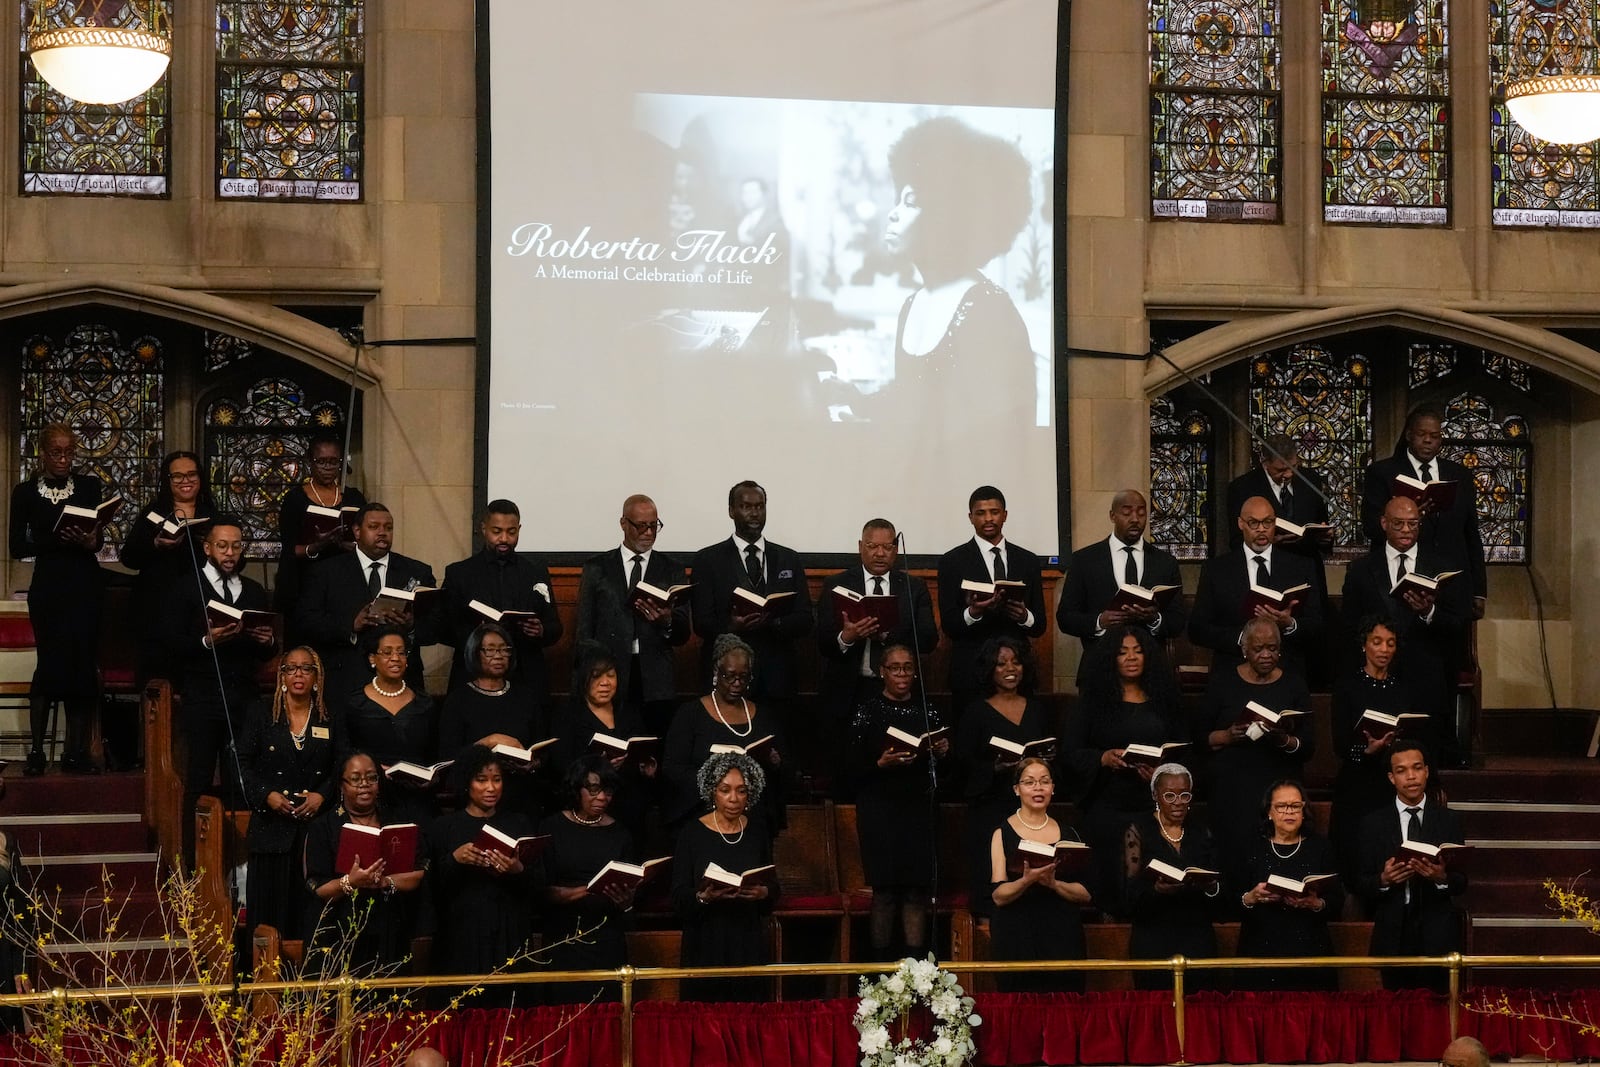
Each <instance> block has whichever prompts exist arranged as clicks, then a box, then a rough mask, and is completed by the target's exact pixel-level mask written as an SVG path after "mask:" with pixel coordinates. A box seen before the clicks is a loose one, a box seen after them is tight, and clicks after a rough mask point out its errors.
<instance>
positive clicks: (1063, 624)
mask: <svg viewBox="0 0 1600 1067" xmlns="http://www.w3.org/2000/svg"><path fill="white" fill-rule="evenodd" d="M1116 555H1117V557H1118V558H1117V560H1116V562H1115V563H1113V562H1112V558H1111V557H1112V551H1111V539H1110V538H1106V539H1105V540H1101V541H1096V542H1095V543H1094V544H1092V545H1089V546H1087V547H1085V548H1080V549H1078V551H1076V552H1074V553H1073V554H1072V558H1071V559H1070V560H1069V561H1068V562H1067V577H1066V580H1065V581H1064V582H1062V584H1061V596H1060V598H1059V599H1058V600H1057V601H1056V626H1057V627H1059V628H1060V630H1061V632H1062V633H1064V634H1070V635H1071V636H1073V637H1076V638H1077V639H1078V640H1079V641H1080V642H1082V643H1083V650H1084V652H1085V653H1087V652H1088V651H1089V646H1090V645H1092V644H1094V642H1095V640H1096V639H1095V620H1096V619H1098V618H1099V617H1100V612H1101V611H1103V610H1105V606H1106V604H1107V603H1109V602H1110V600H1111V598H1112V597H1114V596H1116V594H1117V590H1118V589H1119V588H1121V586H1122V581H1121V578H1120V575H1121V574H1122V568H1123V561H1124V560H1126V559H1127V558H1128V557H1127V556H1125V555H1123V554H1122V553H1121V552H1120V551H1119V552H1118V553H1116ZM1139 584H1140V585H1142V586H1144V587H1145V588H1146V589H1148V588H1150V587H1151V586H1157V585H1176V586H1179V587H1180V590H1179V592H1178V594H1177V596H1175V597H1173V598H1172V603H1170V604H1168V605H1167V610H1166V611H1164V612H1162V613H1161V617H1160V619H1159V620H1157V622H1156V623H1155V624H1153V625H1152V626H1150V627H1149V630H1150V633H1151V634H1152V635H1153V636H1155V637H1158V638H1169V637H1177V636H1178V635H1179V634H1181V633H1183V629H1184V627H1185V626H1187V625H1188V622H1189V608H1188V605H1187V604H1185V603H1184V599H1183V592H1182V590H1181V587H1182V585H1183V576H1182V575H1181V574H1180V573H1179V572H1178V560H1177V557H1175V556H1174V555H1173V554H1172V553H1170V552H1168V551H1166V550H1165V549H1162V548H1157V547H1156V546H1155V545H1152V544H1151V543H1150V542H1148V541H1146V542H1145V545H1144V570H1143V572H1141V573H1140V575H1139ZM1087 661H1088V656H1087V655H1085V656H1084V657H1083V658H1082V659H1080V660H1079V661H1078V681H1079V682H1082V681H1083V668H1084V664H1085V663H1086V662H1087Z"/></svg>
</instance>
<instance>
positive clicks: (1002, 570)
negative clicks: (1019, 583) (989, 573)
mask: <svg viewBox="0 0 1600 1067" xmlns="http://www.w3.org/2000/svg"><path fill="white" fill-rule="evenodd" d="M989 551H990V552H991V553H993V554H994V580H995V581H997V582H1003V581H1005V580H1006V557H1005V555H1004V554H1003V553H1002V552H1001V551H1000V546H999V545H995V546H994V547H993V548H991V549H990V550H989Z"/></svg>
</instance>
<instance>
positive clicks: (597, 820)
mask: <svg viewBox="0 0 1600 1067" xmlns="http://www.w3.org/2000/svg"><path fill="white" fill-rule="evenodd" d="M567 815H568V816H569V817H570V818H571V819H572V821H573V822H575V823H577V824H578V825H579V826H598V825H599V824H600V820H601V819H603V818H605V813H604V812H601V813H600V814H599V815H596V816H595V817H594V818H592V819H585V818H581V817H580V816H579V815H578V813H577V812H575V811H569V812H567Z"/></svg>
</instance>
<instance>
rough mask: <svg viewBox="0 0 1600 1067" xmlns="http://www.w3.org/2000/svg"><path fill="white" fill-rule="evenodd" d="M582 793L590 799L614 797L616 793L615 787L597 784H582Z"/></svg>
mask: <svg viewBox="0 0 1600 1067" xmlns="http://www.w3.org/2000/svg"><path fill="white" fill-rule="evenodd" d="M583 791H584V792H585V793H588V794H589V795H590V796H592V797H604V796H614V795H615V794H616V792H617V790H616V787H615V786H609V785H601V784H600V783H599V782H584V783H583Z"/></svg>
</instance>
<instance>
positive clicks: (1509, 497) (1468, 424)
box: [1439, 392, 1531, 563]
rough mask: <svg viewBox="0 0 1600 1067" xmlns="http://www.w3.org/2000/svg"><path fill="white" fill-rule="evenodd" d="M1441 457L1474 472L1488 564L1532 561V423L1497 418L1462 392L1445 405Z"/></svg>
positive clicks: (1486, 403)
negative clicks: (1530, 498) (1529, 542)
mask: <svg viewBox="0 0 1600 1067" xmlns="http://www.w3.org/2000/svg"><path fill="white" fill-rule="evenodd" d="M1442 428H1443V430H1444V446H1443V447H1442V448H1441V449H1440V450H1439V451H1440V454H1441V455H1443V456H1445V457H1447V458H1449V459H1453V460H1455V461H1456V462H1457V463H1460V464H1462V465H1463V466H1465V467H1466V468H1467V470H1469V471H1471V472H1472V481H1473V484H1474V485H1475V486H1476V488H1477V494H1478V532H1479V534H1480V535H1482V537H1483V552H1484V558H1485V559H1487V560H1488V561H1489V562H1490V563H1525V562H1527V559H1528V515H1529V514H1530V512H1531V509H1530V508H1529V506H1528V470H1529V467H1530V466H1531V463H1530V460H1531V456H1530V455H1529V451H1530V447H1529V440H1528V424H1527V422H1526V420H1524V419H1523V418H1522V416H1520V415H1507V416H1506V417H1505V418H1503V419H1496V418H1495V412H1494V408H1493V407H1492V406H1491V405H1490V404H1489V401H1487V400H1486V399H1484V398H1483V397H1481V396H1478V395H1477V394H1475V393H1470V392H1468V393H1462V394H1460V395H1459V396H1457V397H1456V398H1455V399H1453V400H1451V401H1450V402H1449V403H1448V404H1446V405H1445V409H1444V425H1443V427H1442Z"/></svg>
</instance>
